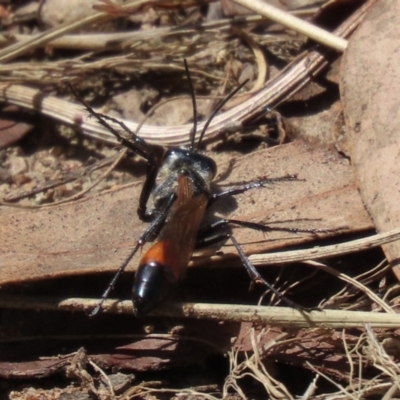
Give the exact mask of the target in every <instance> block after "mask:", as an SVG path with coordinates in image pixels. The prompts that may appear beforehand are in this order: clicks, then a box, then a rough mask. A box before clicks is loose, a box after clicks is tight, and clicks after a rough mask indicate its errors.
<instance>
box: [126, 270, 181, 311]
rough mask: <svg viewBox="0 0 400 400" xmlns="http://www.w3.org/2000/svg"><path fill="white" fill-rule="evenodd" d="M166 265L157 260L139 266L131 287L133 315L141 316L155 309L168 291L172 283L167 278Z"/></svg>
mask: <svg viewBox="0 0 400 400" xmlns="http://www.w3.org/2000/svg"><path fill="white" fill-rule="evenodd" d="M168 271H169V269H168V267H166V266H165V265H162V264H159V263H157V262H151V263H148V264H143V265H140V266H139V269H138V270H137V272H136V276H135V283H134V284H133V288H132V301H133V308H134V312H135V315H136V316H137V317H138V316H142V315H145V314H147V313H148V312H150V311H151V310H153V309H155V308H156V307H157V306H158V305H160V303H161V301H162V300H164V298H165V297H166V296H167V295H168V293H169V292H170V289H171V287H172V286H173V283H172V282H171V280H170V279H168V276H169V275H170V274H168Z"/></svg>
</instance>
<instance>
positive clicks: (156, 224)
mask: <svg viewBox="0 0 400 400" xmlns="http://www.w3.org/2000/svg"><path fill="white" fill-rule="evenodd" d="M175 200H176V194H175V193H172V194H171V195H170V196H169V198H168V200H167V202H166V204H165V206H164V208H163V209H162V210H161V211H160V213H159V214H158V215H157V216H156V217H155V218H154V220H153V221H152V223H151V224H150V225H149V226H148V228H147V229H146V230H145V231H144V232H143V233H142V235H141V236H140V237H139V239H138V241H137V243H136V245H135V247H134V248H133V249H132V251H131V252H130V254H129V255H128V257H127V258H126V259H125V261H124V262H123V263H122V264H121V265H120V267H119V268H118V270H117V272H116V273H115V275H114V277H113V278H112V280H111V282H110V283H109V285H108V286H107V289H106V290H105V291H104V293H103V295H102V296H101V299H100V301H99V302H98V303H97V305H96V307H95V308H94V309H93V311H92V312H91V313H90V314H89V316H90V317H93V316H95V315H96V314H97V313H98V312H99V311H100V308H101V306H102V305H103V303H104V301H105V300H106V299H107V298H108V296H109V294H110V292H111V290H113V289H114V286H115V284H116V282H117V280H118V278H119V277H120V276H121V275H122V273H123V272H124V270H125V268H126V266H127V265H128V264H129V262H130V261H131V259H132V257H133V256H134V255H135V254H136V252H137V251H138V250H139V249H140V248H141V247H143V246H144V245H145V244H146V243H147V242H148V241H149V239H150V238H152V237H154V235H156V234H157V233H158V232H159V231H160V229H161V228H162V226H163V225H164V222H165V219H166V218H167V216H168V214H169V211H170V210H171V207H172V205H173V204H174V202H175Z"/></svg>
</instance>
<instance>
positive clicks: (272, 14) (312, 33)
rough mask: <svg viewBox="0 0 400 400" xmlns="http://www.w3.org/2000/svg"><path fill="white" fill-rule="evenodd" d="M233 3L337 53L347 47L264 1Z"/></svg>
mask: <svg viewBox="0 0 400 400" xmlns="http://www.w3.org/2000/svg"><path fill="white" fill-rule="evenodd" d="M233 1H234V2H235V3H237V4H240V5H241V6H243V7H246V8H248V9H250V10H252V11H255V12H257V13H259V14H261V15H262V16H264V17H267V18H269V19H271V20H273V21H275V22H278V23H280V24H282V25H284V26H286V27H287V28H289V29H293V30H295V31H296V32H299V33H302V34H303V35H306V36H307V37H309V38H311V39H314V40H315V41H316V42H318V43H321V44H323V45H325V46H328V47H331V48H332V49H335V50H338V51H341V52H343V51H345V50H346V47H347V40H345V39H343V38H341V37H339V36H337V35H334V34H332V33H330V32H328V31H326V30H324V29H321V28H318V27H317V26H315V25H313V24H310V23H309V22H307V21H304V20H302V19H300V18H297V17H295V16H294V15H291V14H289V13H288V12H285V11H282V10H280V9H278V8H276V7H274V6H272V5H270V4H268V3H266V2H265V1H261V0H233Z"/></svg>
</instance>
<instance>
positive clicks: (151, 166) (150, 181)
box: [69, 85, 158, 222]
mask: <svg viewBox="0 0 400 400" xmlns="http://www.w3.org/2000/svg"><path fill="white" fill-rule="evenodd" d="M69 88H70V90H71V92H72V93H73V95H74V96H75V97H76V98H77V99H78V100H79V101H80V102H81V103H82V105H83V106H84V107H85V108H86V110H87V111H88V112H89V114H90V115H92V116H93V117H94V118H96V120H97V121H98V122H99V124H100V125H102V126H104V127H105V128H106V129H108V130H109V131H110V132H111V133H112V134H113V135H114V136H115V137H116V138H117V140H118V141H119V142H120V143H121V144H122V145H123V146H125V147H126V148H128V149H129V150H131V151H132V152H133V153H135V154H137V155H139V156H141V157H143V158H144V159H145V160H146V161H147V171H146V180H145V182H144V185H143V187H142V191H141V193H140V198H139V206H138V209H137V214H138V216H139V218H140V219H141V220H142V221H145V222H150V221H151V220H152V219H153V212H151V211H149V210H147V202H148V200H149V197H150V194H151V191H152V189H153V187H154V184H155V181H156V177H157V173H158V162H157V156H156V153H155V152H154V149H153V147H152V146H151V145H149V144H148V143H147V142H146V141H145V140H144V139H142V138H141V137H140V136H138V135H137V134H136V133H134V132H132V131H131V130H130V129H129V128H128V127H127V126H126V125H125V124H124V123H123V122H121V121H119V120H118V119H116V118H113V117H110V116H108V115H105V114H101V113H98V112H96V111H95V110H94V109H93V108H92V107H91V106H90V105H89V104H88V103H87V102H86V101H85V100H84V99H83V98H82V97H81V96H80V95H79V93H78V92H77V91H76V90H75V88H74V87H73V86H71V85H69ZM108 121H111V122H113V123H114V124H117V125H119V126H120V127H121V128H122V129H123V130H124V131H125V132H126V133H127V134H128V135H129V138H126V137H124V136H122V135H121V134H120V133H119V132H118V130H117V129H115V128H114V127H113V126H112V125H111V124H110V123H109V122H108Z"/></svg>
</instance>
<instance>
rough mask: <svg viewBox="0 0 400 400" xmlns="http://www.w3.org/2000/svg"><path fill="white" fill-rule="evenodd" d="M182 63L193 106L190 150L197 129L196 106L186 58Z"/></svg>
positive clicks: (193, 147) (193, 149) (192, 148)
mask: <svg viewBox="0 0 400 400" xmlns="http://www.w3.org/2000/svg"><path fill="white" fill-rule="evenodd" d="M183 63H184V64H185V71H186V76H187V78H188V81H189V88H190V95H191V96H192V106H193V128H192V130H191V131H190V150H192V151H195V150H196V147H195V138H196V131H197V106H196V96H195V94H194V88H193V82H192V78H191V77H190V72H189V66H188V62H187V60H186V58H184V59H183Z"/></svg>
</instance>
